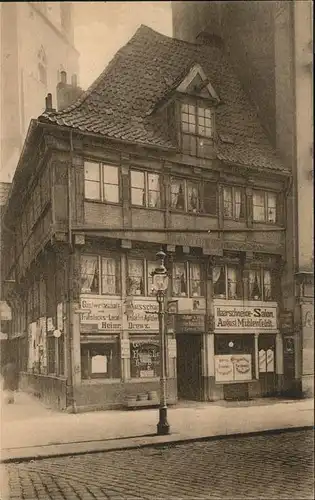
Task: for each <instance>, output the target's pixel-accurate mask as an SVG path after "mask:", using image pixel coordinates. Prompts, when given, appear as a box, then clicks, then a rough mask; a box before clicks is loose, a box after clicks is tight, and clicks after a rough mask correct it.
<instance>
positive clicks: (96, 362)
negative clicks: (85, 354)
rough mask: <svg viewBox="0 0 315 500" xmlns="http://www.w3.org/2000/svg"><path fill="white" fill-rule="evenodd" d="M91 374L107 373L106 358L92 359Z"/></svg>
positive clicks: (94, 357) (96, 357)
mask: <svg viewBox="0 0 315 500" xmlns="http://www.w3.org/2000/svg"><path fill="white" fill-rule="evenodd" d="M92 373H107V356H101V355H97V356H93V357H92Z"/></svg>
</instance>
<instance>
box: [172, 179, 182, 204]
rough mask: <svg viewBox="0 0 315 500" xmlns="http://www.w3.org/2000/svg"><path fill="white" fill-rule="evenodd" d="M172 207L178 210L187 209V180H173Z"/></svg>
mask: <svg viewBox="0 0 315 500" xmlns="http://www.w3.org/2000/svg"><path fill="white" fill-rule="evenodd" d="M171 207H172V208H175V209H176V210H185V181H184V180H181V179H172V180H171Z"/></svg>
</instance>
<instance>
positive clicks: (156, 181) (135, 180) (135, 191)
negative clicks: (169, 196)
mask: <svg viewBox="0 0 315 500" xmlns="http://www.w3.org/2000/svg"><path fill="white" fill-rule="evenodd" d="M130 185H131V204H132V205H138V206H143V207H151V208H160V207H161V184H160V175H159V174H156V173H151V172H140V171H139V170H131V171H130Z"/></svg>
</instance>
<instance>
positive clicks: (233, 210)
mask: <svg viewBox="0 0 315 500" xmlns="http://www.w3.org/2000/svg"><path fill="white" fill-rule="evenodd" d="M228 189H230V190H231V215H226V213H225V203H226V200H225V196H224V195H225V192H226V191H227V190H228ZM236 191H239V192H240V195H241V198H240V199H241V202H240V204H239V205H240V216H239V217H238V216H237V205H238V203H237V202H236V195H235V193H236ZM222 194H223V207H222V208H223V218H224V219H227V220H234V221H236V222H240V221H244V220H246V194H245V188H244V187H242V186H234V185H233V186H232V185H228V184H224V185H223V189H222Z"/></svg>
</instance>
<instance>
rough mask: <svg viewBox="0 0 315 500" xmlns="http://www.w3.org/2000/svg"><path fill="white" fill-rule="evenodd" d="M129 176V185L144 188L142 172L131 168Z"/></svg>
mask: <svg viewBox="0 0 315 500" xmlns="http://www.w3.org/2000/svg"><path fill="white" fill-rule="evenodd" d="M130 178H131V187H133V188H140V189H144V172H138V171H137V170H131V172H130Z"/></svg>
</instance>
